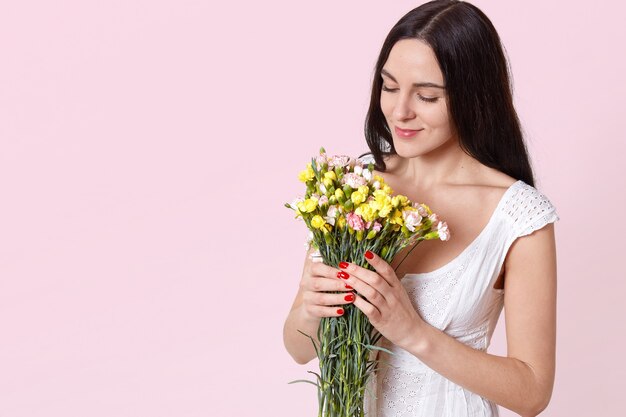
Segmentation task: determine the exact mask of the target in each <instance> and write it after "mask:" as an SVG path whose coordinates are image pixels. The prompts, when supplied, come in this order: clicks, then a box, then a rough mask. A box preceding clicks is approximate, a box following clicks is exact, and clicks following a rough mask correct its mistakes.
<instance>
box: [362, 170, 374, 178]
mask: <svg viewBox="0 0 626 417" xmlns="http://www.w3.org/2000/svg"><path fill="white" fill-rule="evenodd" d="M363 178H365V179H366V180H368V181H369V180H371V179H372V171H370V170H369V169H364V170H363Z"/></svg>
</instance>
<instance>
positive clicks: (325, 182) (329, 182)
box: [322, 172, 333, 188]
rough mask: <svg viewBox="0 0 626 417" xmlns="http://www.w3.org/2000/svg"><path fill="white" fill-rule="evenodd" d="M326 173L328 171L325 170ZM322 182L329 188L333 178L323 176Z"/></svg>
mask: <svg viewBox="0 0 626 417" xmlns="http://www.w3.org/2000/svg"><path fill="white" fill-rule="evenodd" d="M327 174H328V172H327ZM322 182H323V183H324V185H325V186H326V187H328V188H330V186H331V185H333V180H331V179H330V178H326V177H324V179H323V180H322Z"/></svg>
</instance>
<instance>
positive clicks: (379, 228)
mask: <svg viewBox="0 0 626 417" xmlns="http://www.w3.org/2000/svg"><path fill="white" fill-rule="evenodd" d="M382 228H383V225H382V224H380V223H378V222H374V228H373V229H374V230H376V231H377V232H380V231H381V229H382Z"/></svg>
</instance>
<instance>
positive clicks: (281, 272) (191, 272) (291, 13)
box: [0, 0, 626, 417]
mask: <svg viewBox="0 0 626 417" xmlns="http://www.w3.org/2000/svg"><path fill="white" fill-rule="evenodd" d="M418 4H419V3H418V2H411V1H394V2H389V1H382V0H381V1H370V2H362V1H354V0H352V1H343V2H337V1H318V2H313V3H310V2H309V3H302V2H297V1H284V0H283V1H277V0H274V1H265V2H255V1H248V2H237V1H234V2H220V3H218V2H213V1H209V0H206V1H190V0H177V1H174V0H167V1H164V0H151V1H148V0H144V1H139V0H123V1H120V0H118V1H106V2H104V1H93V0H92V1H85V0H82V1H77V0H68V1H64V2H46V1H29V0H21V1H4V2H2V4H1V5H0V59H1V62H2V63H1V64H0V140H1V151H0V196H1V198H2V200H1V203H0V417H25V416H28V417H39V416H63V417H70V416H72V417H74V416H76V417H78V416H81V417H82V416H90V417H100V416H116V417H122V416H129V417H130V416H151V417H161V416H176V417H183V416H184V417H190V416H272V417H281V416H284V417H291V416H314V415H316V401H315V389H314V387H312V386H310V385H304V384H301V385H287V382H288V381H291V380H294V379H299V378H303V377H306V376H308V374H306V370H309V369H311V370H313V369H315V367H316V363H314V362H312V363H310V364H308V365H305V366H299V365H296V364H295V363H294V362H292V360H291V358H290V357H289V356H288V354H287V353H286V352H285V350H284V348H283V345H282V325H283V320H284V318H285V316H286V314H287V311H288V309H289V307H290V305H291V302H292V299H293V296H294V294H295V291H296V289H297V285H298V280H299V278H300V274H301V267H302V261H303V259H304V245H303V243H304V239H305V236H306V231H305V230H304V226H303V224H302V223H299V222H296V221H295V220H294V219H293V216H292V214H291V212H290V211H289V210H287V209H286V208H284V207H283V203H284V202H285V201H289V200H291V199H292V198H293V197H295V196H296V195H298V194H300V193H301V192H302V187H301V184H300V183H299V182H298V181H297V178H296V174H297V172H298V171H299V170H300V169H302V167H303V166H304V164H305V163H306V162H307V161H308V160H309V158H310V156H311V155H313V154H314V153H315V152H317V150H318V148H319V146H320V145H324V146H325V147H326V148H327V150H328V151H329V152H333V153H347V154H353V155H356V154H359V153H361V152H363V151H365V150H366V146H365V142H364V139H363V134H362V125H363V119H364V115H365V111H366V106H367V102H368V94H369V88H370V81H371V77H372V69H373V65H374V61H375V59H376V56H377V54H378V51H379V48H380V45H381V43H382V41H383V39H384V37H385V35H386V34H387V32H388V31H389V29H390V28H391V26H392V25H393V24H394V23H395V22H396V21H397V20H398V19H399V18H400V17H401V16H402V15H404V13H406V12H407V11H408V10H410V9H412V8H413V7H415V6H417V5H418ZM476 4H477V5H478V6H479V7H481V8H482V9H483V10H484V11H485V12H486V13H487V15H488V16H490V18H491V19H492V21H493V22H494V24H495V26H496V28H497V29H498V30H499V32H500V34H501V36H502V39H503V42H504V44H505V46H506V49H507V51H508V55H509V57H510V60H511V65H512V68H513V73H514V76H515V87H516V102H517V106H518V110H519V113H520V117H521V119H522V121H523V124H524V127H525V130H526V133H527V135H528V142H529V147H530V151H531V155H532V158H533V161H534V164H535V168H536V173H537V176H538V178H539V182H538V184H537V187H538V188H539V189H540V190H541V191H543V192H544V193H545V194H546V195H547V196H548V197H549V198H550V199H551V201H552V202H553V203H554V204H555V206H556V207H557V211H558V213H559V215H560V216H561V220H560V222H558V223H557V226H556V233H557V243H558V272H559V299H558V300H559V301H558V314H559V316H558V346H557V349H558V355H557V359H558V363H557V376H556V385H555V389H554V394H553V398H552V401H551V403H550V406H549V408H548V409H547V410H546V411H545V412H544V413H543V414H542V415H546V416H555V417H557V416H558V417H571V416H592V415H606V416H611V415H618V414H621V413H622V410H621V409H622V407H621V402H622V398H623V393H622V387H623V381H624V377H625V376H626V372H625V369H626V368H625V366H624V363H623V360H622V358H623V343H624V341H625V338H624V334H625V333H624V330H625V329H624V324H623V318H624V315H625V313H626V309H625V307H624V306H625V303H624V294H625V290H626V284H625V278H626V273H625V272H624V264H623V263H622V262H621V260H622V259H623V255H622V251H623V246H624V245H623V243H622V239H623V236H624V234H625V232H626V228H625V226H624V222H623V221H622V217H623V216H622V211H623V207H624V203H625V201H624V200H625V195H624V194H625V193H624V191H625V189H626V187H625V185H626V184H625V180H624V178H626V175H625V174H626V172H625V171H626V170H625V164H624V162H623V156H624V153H625V152H626V145H625V143H624V142H625V139H626V138H625V137H624V134H623V124H624V120H625V116H626V115H625V114H624V113H625V112H624V105H623V100H624V97H625V96H626V83H624V74H625V73H626V68H625V67H626V65H625V60H624V57H623V52H624V47H623V43H624V41H625V40H626V39H625V38H626V36H625V35H626V31H625V29H624V27H625V26H624V25H623V22H622V20H623V14H624V7H623V6H621V5H618V4H619V3H618V2H613V1H595V2H592V3H589V2H583V1H574V2H572V1H550V2H544V1H528V0H524V1H522V0H516V1H506V2H503V1H496V0H491V1H487V0H482V1H476ZM503 322H504V317H501V320H500V323H499V325H498V329H497V331H496V334H495V335H494V340H493V344H492V347H491V349H490V353H494V354H500V355H505V354H506V346H505V339H504V329H503ZM502 415H503V416H512V415H513V413H511V412H508V411H506V410H503V411H502Z"/></svg>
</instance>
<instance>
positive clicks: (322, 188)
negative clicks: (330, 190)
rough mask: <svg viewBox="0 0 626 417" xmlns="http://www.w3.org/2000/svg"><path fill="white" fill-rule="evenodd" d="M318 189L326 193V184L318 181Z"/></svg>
mask: <svg viewBox="0 0 626 417" xmlns="http://www.w3.org/2000/svg"><path fill="white" fill-rule="evenodd" d="M320 191H321V192H322V193H323V194H326V186H325V185H324V184H323V183H321V182H320Z"/></svg>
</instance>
